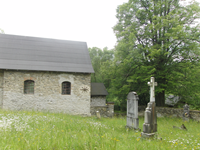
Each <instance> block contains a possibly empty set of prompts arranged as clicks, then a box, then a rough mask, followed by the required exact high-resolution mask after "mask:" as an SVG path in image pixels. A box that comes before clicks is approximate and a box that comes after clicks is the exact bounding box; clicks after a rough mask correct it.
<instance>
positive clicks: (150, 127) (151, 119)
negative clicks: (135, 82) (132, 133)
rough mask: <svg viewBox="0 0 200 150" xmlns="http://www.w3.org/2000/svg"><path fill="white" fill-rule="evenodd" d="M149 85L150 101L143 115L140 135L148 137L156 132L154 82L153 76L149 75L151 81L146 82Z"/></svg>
mask: <svg viewBox="0 0 200 150" xmlns="http://www.w3.org/2000/svg"><path fill="white" fill-rule="evenodd" d="M148 85H149V86H150V102H149V103H148V105H147V108H146V110H145V116H144V124H143V132H142V133H141V135H142V137H144V138H150V137H153V136H154V135H155V132H157V115H156V103H155V86H157V82H155V79H154V77H151V82H148Z"/></svg>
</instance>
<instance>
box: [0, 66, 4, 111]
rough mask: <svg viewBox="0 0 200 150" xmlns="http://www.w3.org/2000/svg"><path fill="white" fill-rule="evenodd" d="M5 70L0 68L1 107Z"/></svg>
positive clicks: (0, 106) (1, 104)
mask: <svg viewBox="0 0 200 150" xmlns="http://www.w3.org/2000/svg"><path fill="white" fill-rule="evenodd" d="M3 75H4V72H3V70H0V108H2V106H3Z"/></svg>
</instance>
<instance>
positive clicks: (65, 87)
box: [62, 82, 71, 95]
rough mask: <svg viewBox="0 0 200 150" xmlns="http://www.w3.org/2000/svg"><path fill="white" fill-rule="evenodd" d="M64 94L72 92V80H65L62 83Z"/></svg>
mask: <svg viewBox="0 0 200 150" xmlns="http://www.w3.org/2000/svg"><path fill="white" fill-rule="evenodd" d="M62 94H63V95H70V94H71V83H70V82H63V83H62Z"/></svg>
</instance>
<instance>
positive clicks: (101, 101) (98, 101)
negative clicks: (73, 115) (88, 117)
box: [91, 96, 106, 106]
mask: <svg viewBox="0 0 200 150" xmlns="http://www.w3.org/2000/svg"><path fill="white" fill-rule="evenodd" d="M91 106H106V96H92V97H91Z"/></svg>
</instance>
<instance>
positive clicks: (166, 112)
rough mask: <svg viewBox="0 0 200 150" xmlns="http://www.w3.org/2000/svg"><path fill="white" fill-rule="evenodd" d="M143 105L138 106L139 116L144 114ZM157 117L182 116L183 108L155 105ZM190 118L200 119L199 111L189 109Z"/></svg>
mask: <svg viewBox="0 0 200 150" xmlns="http://www.w3.org/2000/svg"><path fill="white" fill-rule="evenodd" d="M145 108H146V107H145V106H139V107H138V111H139V116H140V117H142V116H144V111H145ZM156 112H157V117H178V118H182V117H183V108H168V107H156ZM189 118H190V119H194V120H196V121H200V111H198V110H190V116H189Z"/></svg>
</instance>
